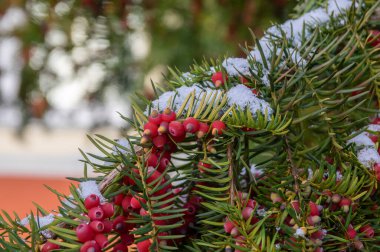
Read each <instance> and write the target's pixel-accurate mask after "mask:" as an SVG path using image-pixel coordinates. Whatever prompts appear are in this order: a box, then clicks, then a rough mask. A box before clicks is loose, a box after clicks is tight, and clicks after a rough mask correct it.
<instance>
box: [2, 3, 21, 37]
mask: <svg viewBox="0 0 380 252" xmlns="http://www.w3.org/2000/svg"><path fill="white" fill-rule="evenodd" d="M26 22H27V16H26V14H25V12H24V11H23V10H22V9H21V8H18V7H10V8H8V9H7V11H6V12H5V14H4V15H3V16H0V34H2V33H3V34H4V33H10V32H12V31H14V30H15V29H18V28H20V27H22V26H24V25H25V24H26Z"/></svg>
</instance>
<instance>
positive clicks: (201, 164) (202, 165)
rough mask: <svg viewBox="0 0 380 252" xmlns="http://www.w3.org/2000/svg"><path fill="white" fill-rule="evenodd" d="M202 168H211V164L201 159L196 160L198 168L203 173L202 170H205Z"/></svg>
mask: <svg viewBox="0 0 380 252" xmlns="http://www.w3.org/2000/svg"><path fill="white" fill-rule="evenodd" d="M204 168H207V169H211V168H212V164H208V163H204V162H202V161H199V162H198V170H199V171H200V172H202V173H203V172H205V170H204Z"/></svg>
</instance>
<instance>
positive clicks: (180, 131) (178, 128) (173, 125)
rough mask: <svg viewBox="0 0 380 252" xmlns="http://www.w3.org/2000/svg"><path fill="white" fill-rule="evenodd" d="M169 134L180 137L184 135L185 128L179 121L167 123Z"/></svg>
mask: <svg viewBox="0 0 380 252" xmlns="http://www.w3.org/2000/svg"><path fill="white" fill-rule="evenodd" d="M169 133H170V135H172V136H174V137H180V136H183V135H185V134H186V131H185V127H184V126H183V124H182V123H181V122H179V121H172V122H170V123H169Z"/></svg>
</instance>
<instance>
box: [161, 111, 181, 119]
mask: <svg viewBox="0 0 380 252" xmlns="http://www.w3.org/2000/svg"><path fill="white" fill-rule="evenodd" d="M161 118H162V120H163V121H165V122H171V121H174V120H175V119H176V118H177V115H176V114H175V112H174V111H172V110H171V109H170V108H166V109H165V110H164V112H163V113H162V115H161Z"/></svg>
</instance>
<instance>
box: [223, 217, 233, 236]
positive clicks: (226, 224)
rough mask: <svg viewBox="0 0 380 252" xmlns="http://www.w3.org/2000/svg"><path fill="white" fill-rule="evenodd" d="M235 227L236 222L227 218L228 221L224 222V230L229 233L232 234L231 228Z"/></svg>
mask: <svg viewBox="0 0 380 252" xmlns="http://www.w3.org/2000/svg"><path fill="white" fill-rule="evenodd" d="M234 227H235V224H234V223H233V222H232V221H230V220H228V219H226V221H225V222H224V231H225V232H226V233H227V234H230V233H231V230H232V229H233V228H234Z"/></svg>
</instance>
